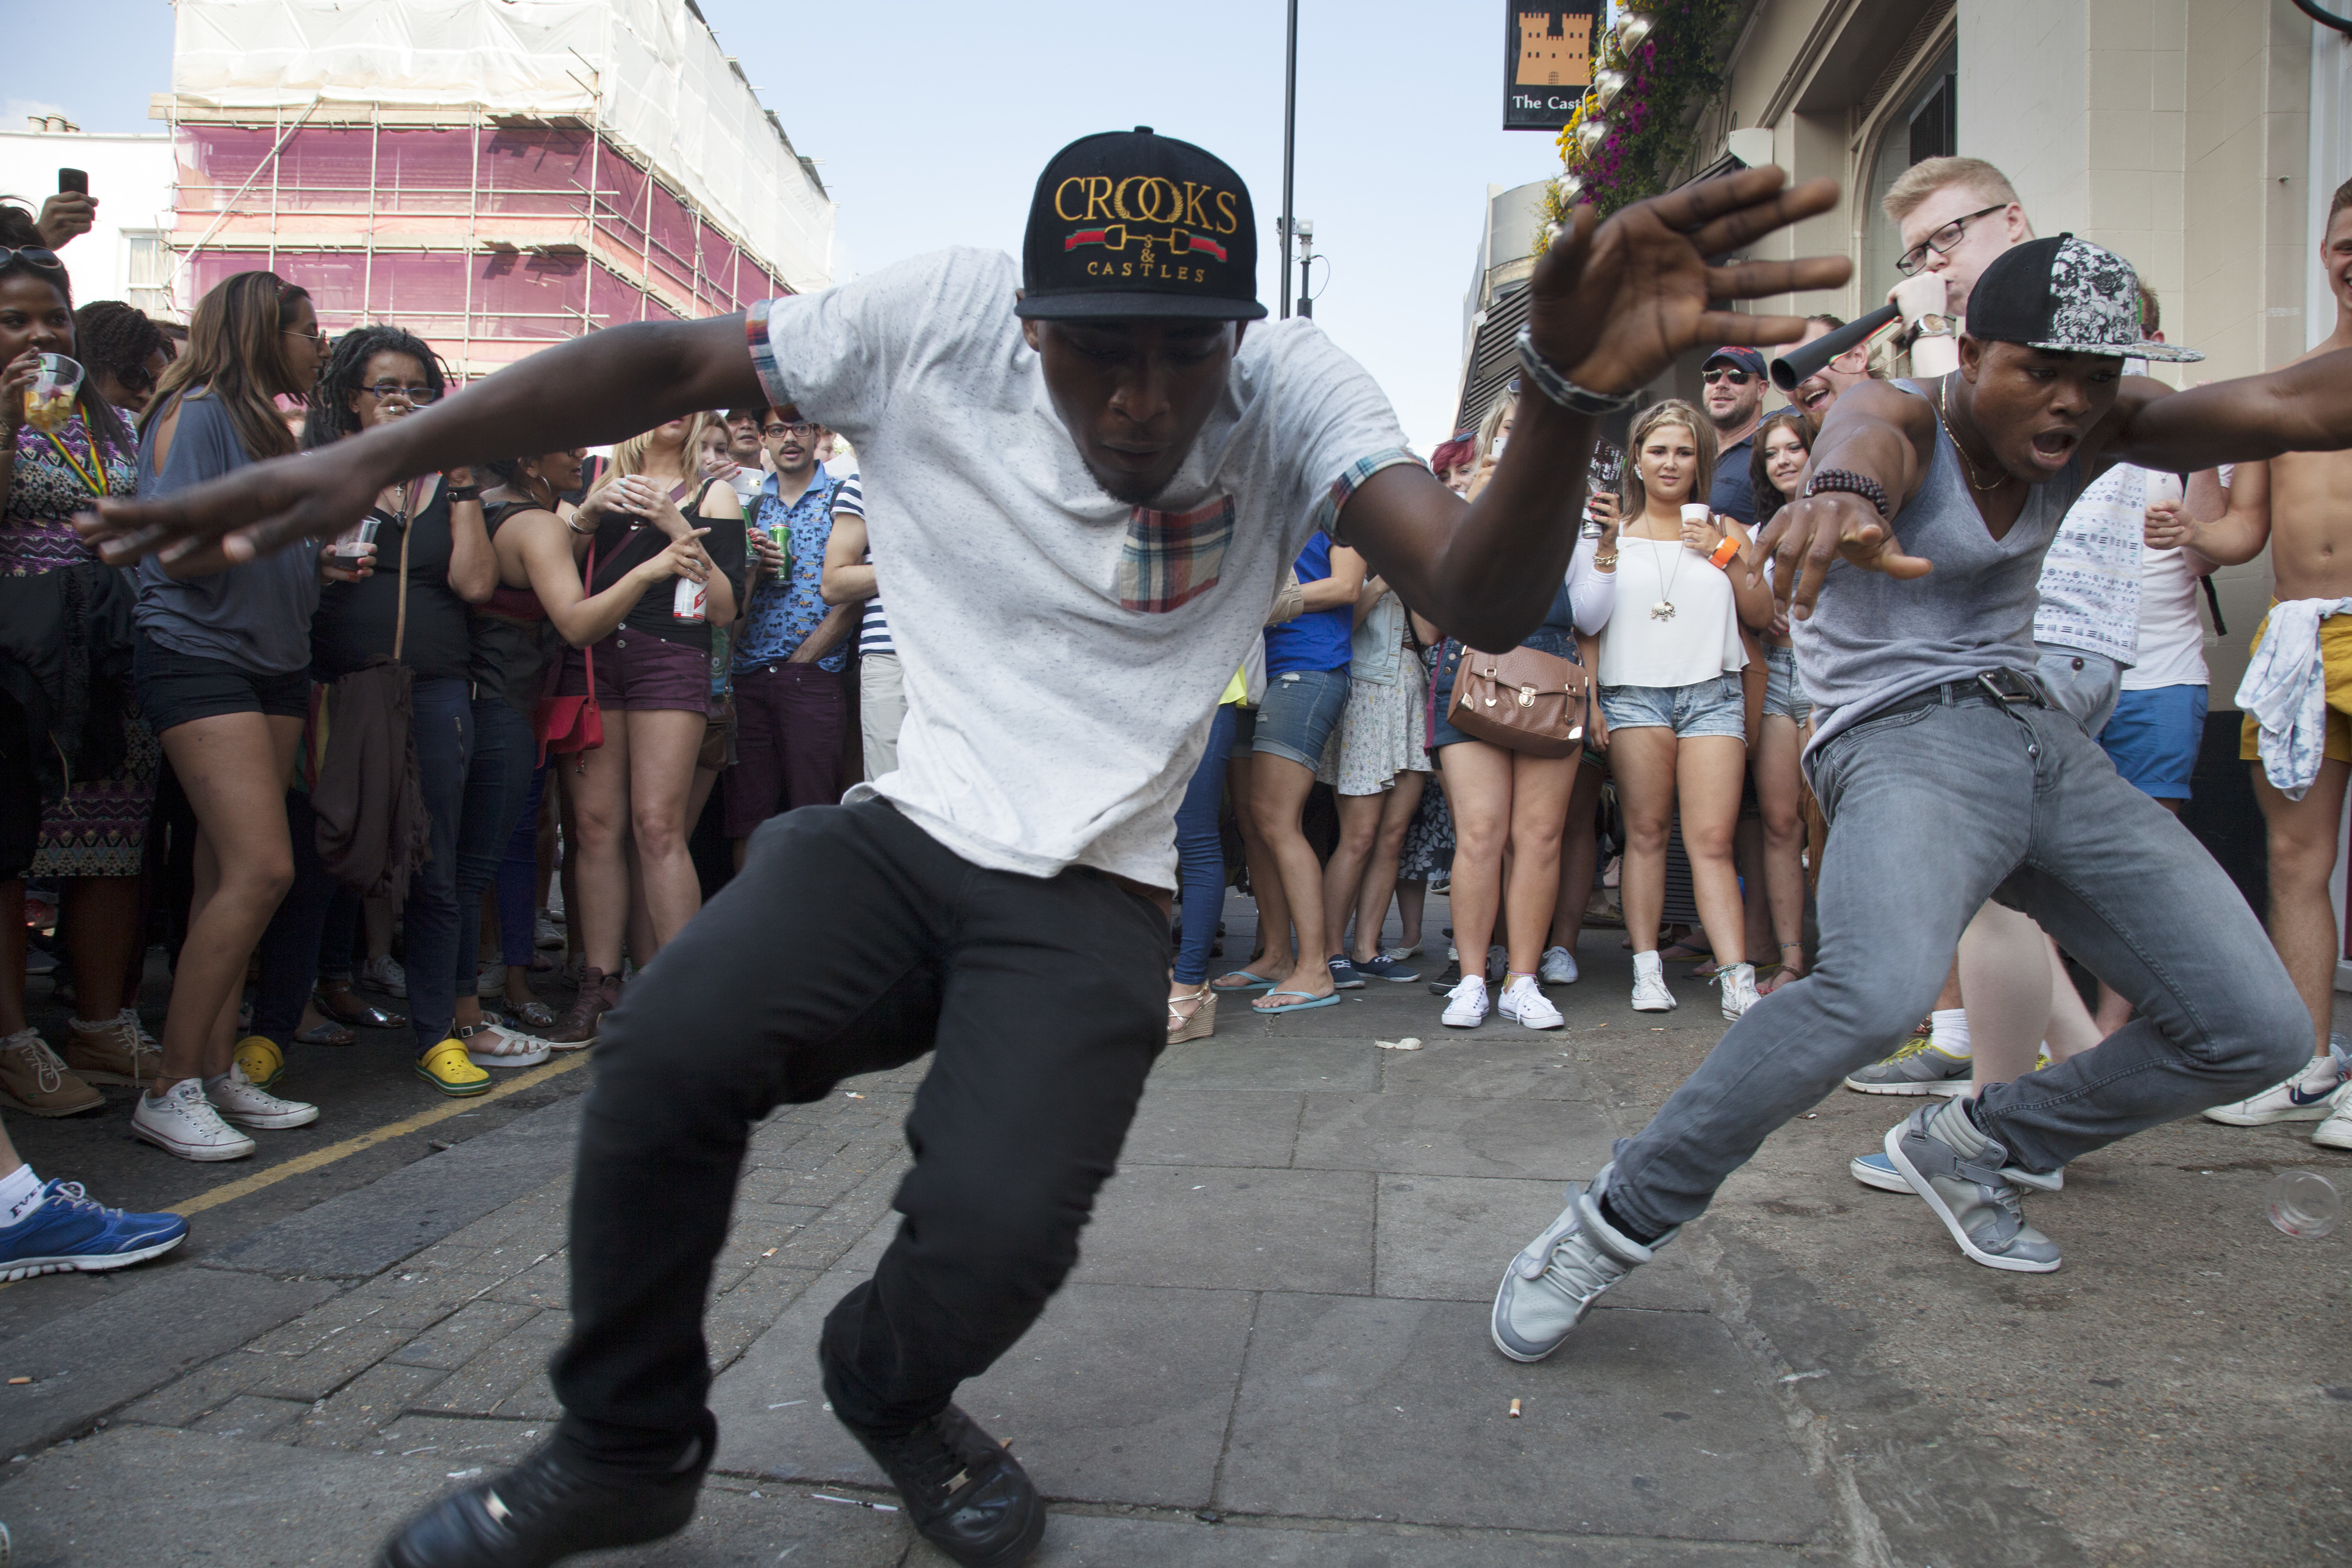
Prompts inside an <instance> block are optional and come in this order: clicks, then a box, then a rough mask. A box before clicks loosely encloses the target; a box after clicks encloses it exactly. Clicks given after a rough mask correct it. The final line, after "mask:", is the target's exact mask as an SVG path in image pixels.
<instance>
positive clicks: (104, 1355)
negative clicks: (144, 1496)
mask: <svg viewBox="0 0 2352 1568" xmlns="http://www.w3.org/2000/svg"><path fill="white" fill-rule="evenodd" d="M334 1293H335V1287H334V1286H333V1285H331V1284H329V1283H328V1282H326V1281H325V1280H320V1279H297V1280H285V1279H262V1278H259V1277H258V1276H256V1275H250V1274H232V1273H226V1272H223V1271H221V1270H217V1269H210V1268H195V1267H193V1266H190V1265H187V1264H180V1265H176V1266H172V1267H168V1268H162V1269H158V1270H156V1271H155V1272H154V1273H153V1275H152V1277H151V1278H150V1279H148V1280H147V1281H146V1282H145V1283H144V1284H142V1285H140V1286H139V1287H137V1288H136V1289H130V1290H125V1291H123V1292H122V1293H121V1294H120V1295H116V1296H110V1297H107V1298H104V1299H103V1300H94V1301H92V1302H91V1303H90V1304H89V1306H87V1307H85V1308H84V1309H82V1310H80V1311H79V1312H77V1313H75V1314H74V1315H73V1316H71V1317H67V1318H59V1319H58V1320H57V1321H54V1322H49V1323H45V1324H43V1325H42V1326H41V1327H39V1328H37V1329H35V1330H34V1331H32V1332H30V1333H27V1334H20V1335H18V1336H17V1337H16V1339H14V1340H12V1341H10V1342H9V1343H8V1346H7V1350H6V1352H5V1357H0V1360H5V1371H6V1373H7V1375H9V1376H10V1377H29V1378H31V1379H32V1380H33V1381H32V1382H31V1383H29V1384H22V1385H17V1386H10V1387H6V1388H0V1455H15V1454H23V1453H28V1452H30V1451H32V1450H33V1449H35V1448H37V1447H41V1446H42V1445H44V1444H48V1443H54V1442H56V1441H57V1440H58V1438H60V1437H69V1436H73V1435H74V1434H75V1433H77V1432H79V1431H80V1430H82V1429H83V1428H84V1427H86V1426H89V1424H90V1423H91V1422H92V1421H94V1420H96V1419H97V1418H98V1417H99V1416H100V1415H105V1414H107V1413H108V1412H109V1411H110V1410H112V1409H113V1408H114V1407H115V1406H116V1405H122V1404H124V1403H126V1402H128V1401H131V1400H134V1399H137V1398H139V1397H140V1396H141V1395H142V1394H148V1393H151V1392H152V1391H153V1390H155V1389H158V1388H161V1387H163V1384H167V1383H170V1382H172V1381H173V1379H175V1378H177V1377H179V1376H181V1375H182V1374H183V1373H188V1372H191V1371H194V1369H195V1368H197V1367H199V1366H202V1365H203V1364H204V1363H206V1362H209V1361H211V1360H213V1359H214V1358H215V1357H217V1356H220V1355H223V1354H225V1353H226V1352H230V1351H233V1350H235V1349H236V1347H237V1346H239V1345H242V1344H244V1343H245V1342H247V1341H248V1340H253V1339H257V1338H258V1337H259V1336H261V1335H262V1334H265V1333H267V1332H268V1331H270V1330H272V1329H274V1328H276V1327H278V1324H280V1323H283V1322H286V1321H289V1319H292V1318H297V1317H299V1316H300V1315H301V1314H302V1313H304V1312H306V1311H308V1310H310V1309H311V1308H312V1307H315V1306H317V1305H318V1304H319V1303H320V1301H322V1300H326V1299H327V1298H328V1297H330V1296H331V1295H333V1294H334ZM239 1391H240V1390H230V1391H229V1392H230V1393H232V1394H234V1393H236V1392H239Z"/></svg>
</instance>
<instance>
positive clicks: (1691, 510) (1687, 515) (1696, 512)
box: [1683, 501, 1715, 528]
mask: <svg viewBox="0 0 2352 1568" xmlns="http://www.w3.org/2000/svg"><path fill="white" fill-rule="evenodd" d="M1683 521H1684V522H1685V523H1693V522H1696V523H1697V524H1698V525H1699V526H1700V527H1702V528H1704V527H1706V526H1708V525H1710V524H1711V523H1713V522H1714V521H1715V509H1714V508H1712V507H1710V506H1708V505H1707V504H1706V502H1705V501H1692V502H1691V503H1690V504H1689V505H1687V506H1685V507H1684V508H1683Z"/></svg>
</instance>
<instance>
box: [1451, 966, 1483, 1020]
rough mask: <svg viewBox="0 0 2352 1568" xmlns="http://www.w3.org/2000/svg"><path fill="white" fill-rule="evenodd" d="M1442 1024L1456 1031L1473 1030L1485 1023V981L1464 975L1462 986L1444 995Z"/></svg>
mask: <svg viewBox="0 0 2352 1568" xmlns="http://www.w3.org/2000/svg"><path fill="white" fill-rule="evenodd" d="M1442 1021H1443V1022H1444V1023H1447V1024H1450V1025H1452V1026H1454V1028H1457V1029H1475V1028H1476V1027H1477V1026H1479V1025H1481V1024H1483V1023H1485V1022H1486V976H1484V975H1482V974H1465V975H1464V976H1463V977H1462V984H1459V985H1456V986H1455V987H1454V989H1453V990H1451V991H1448V992H1447V993H1446V994H1445V1012H1444V1015H1443V1020H1442Z"/></svg>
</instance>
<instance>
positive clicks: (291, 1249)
mask: <svg viewBox="0 0 2352 1568" xmlns="http://www.w3.org/2000/svg"><path fill="white" fill-rule="evenodd" d="M580 1103H581V1102H580V1099H579V1097H578V1096H571V1097H568V1098H566V1099H564V1100H558V1101H557V1102H556V1103H555V1104H553V1105H551V1106H548V1107H547V1108H545V1109H544V1110H534V1111H532V1112H530V1114H529V1115H527V1116H520V1117H517V1118H516V1119H515V1120H514V1121H509V1122H508V1123H507V1124H506V1125H505V1126H504V1127H501V1128H499V1130H498V1131H494V1132H485V1133H483V1134H482V1135H481V1136H480V1137H478V1138H468V1139H467V1140H466V1142H463V1143H460V1144H458V1145H457V1147H456V1148H454V1149H449V1150H446V1151H444V1152H441V1153H438V1154H435V1155H433V1156H432V1157H430V1158H429V1159H424V1160H419V1161H417V1162H415V1163H414V1164H408V1165H404V1166H402V1167H401V1168H400V1169H398V1170H397V1171H394V1172H392V1173H390V1174H388V1175H384V1176H382V1177H379V1178H378V1179H376V1180H375V1181H374V1182H372V1183H370V1184H368V1185H367V1186H364V1187H361V1188H358V1189H356V1190H355V1191H352V1192H348V1193H345V1194H342V1195H341V1196H340V1197H333V1198H329V1199H328V1200H327V1201H326V1202H325V1203H322V1204H320V1205H317V1206H315V1207H313V1208H308V1209H305V1210H303V1211H302V1212H301V1213H300V1214H298V1215H293V1216H291V1217H290V1218H287V1219H282V1220H279V1221H278V1223H277V1224H276V1225H271V1226H263V1227H262V1228H261V1229H259V1230H257V1231H254V1232H252V1233H251V1234H250V1235H247V1236H243V1237H238V1238H237V1239H236V1240H235V1241H232V1242H230V1243H229V1244H228V1245H227V1246H226V1247H222V1248H220V1249H219V1250H218V1251H216V1252H214V1253H212V1254H210V1255H209V1256H207V1257H205V1258H204V1259H202V1262H201V1267H203V1268H222V1269H235V1270H242V1271H245V1272H248V1273H255V1274H277V1275H292V1274H300V1275H308V1276H310V1278H313V1279H367V1278H369V1277H370V1276H372V1275H376V1274H381V1273H382V1272H383V1271H384V1270H385V1269H387V1268H391V1267H392V1266H393V1265H394V1264H395V1263H398V1262H400V1261H401V1260H402V1259H404V1258H409V1257H411V1256H413V1255H415V1253H418V1252H421V1251H422V1250H424V1249H425V1247H430V1246H432V1245H433V1244H434V1243H435V1242H436V1241H439V1240H440V1239H442V1238H443V1237H446V1236H449V1235H451V1234H452V1233H454V1232H456V1231H457V1230H460V1229H462V1228H464V1227H465V1226H468V1225H470V1224H472V1223H473V1222H474V1221H476V1220H478V1219H480V1218H482V1217H483V1216H484V1215H489V1214H491V1213H494V1212H495V1211H497V1210H499V1209H500V1208H503V1207H505V1206H506V1205H508V1204H509V1203H511V1202H513V1201H514V1200H515V1199H517V1198H520V1197H522V1196H524V1195H525V1194H534V1193H537V1192H539V1191H540V1190H541V1189H542V1188H544V1187H546V1186H547V1185H548V1184H549V1183H548V1178H549V1177H550V1176H551V1174H555V1173H563V1172H568V1171H570V1170H571V1169H572V1154H573V1151H574V1150H575V1149H576V1147H577V1146H578V1144H579V1141H580ZM555 1245H561V1243H560V1242H558V1243H555Z"/></svg>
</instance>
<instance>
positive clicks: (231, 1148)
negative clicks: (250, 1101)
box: [131, 1078, 254, 1160]
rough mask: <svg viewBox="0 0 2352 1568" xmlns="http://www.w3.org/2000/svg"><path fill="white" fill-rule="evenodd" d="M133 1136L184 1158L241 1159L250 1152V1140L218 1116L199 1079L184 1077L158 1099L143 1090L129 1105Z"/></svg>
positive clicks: (251, 1146) (252, 1148)
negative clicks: (132, 1104)
mask: <svg viewBox="0 0 2352 1568" xmlns="http://www.w3.org/2000/svg"><path fill="white" fill-rule="evenodd" d="M131 1133H132V1135H133V1136H135V1137H140V1138H144V1139H145V1140H147V1142H150V1143H152V1144H154V1145H155V1146H156V1147H157V1148H159V1149H162V1150H163V1151H164V1152H167V1153H173V1154H177V1155H178V1156H179V1157H180V1158H181V1159H183V1160H242V1159H244V1158H245V1157H246V1156H247V1154H250V1153H252V1152H253V1150H254V1142H253V1140H252V1139H250V1138H247V1136H246V1135H245V1134H244V1133H242V1132H239V1131H236V1129H235V1128H233V1127H231V1126H230V1125H229V1124H228V1123H227V1122H226V1121H222V1120H221V1118H220V1112H219V1111H217V1110H214V1109H213V1106H212V1102H211V1101H210V1100H206V1099H205V1086H204V1084H203V1082H202V1081H201V1080H200V1079H193V1078H184V1079H181V1080H180V1081H179V1082H177V1083H175V1084H173V1086H172V1087H171V1089H168V1090H167V1091H165V1093H164V1095H163V1099H161V1100H157V1099H156V1098H154V1097H153V1096H152V1095H147V1094H142V1095H141V1096H140V1097H139V1103H138V1104H137V1105H136V1106H134V1107H132V1108H131Z"/></svg>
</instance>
